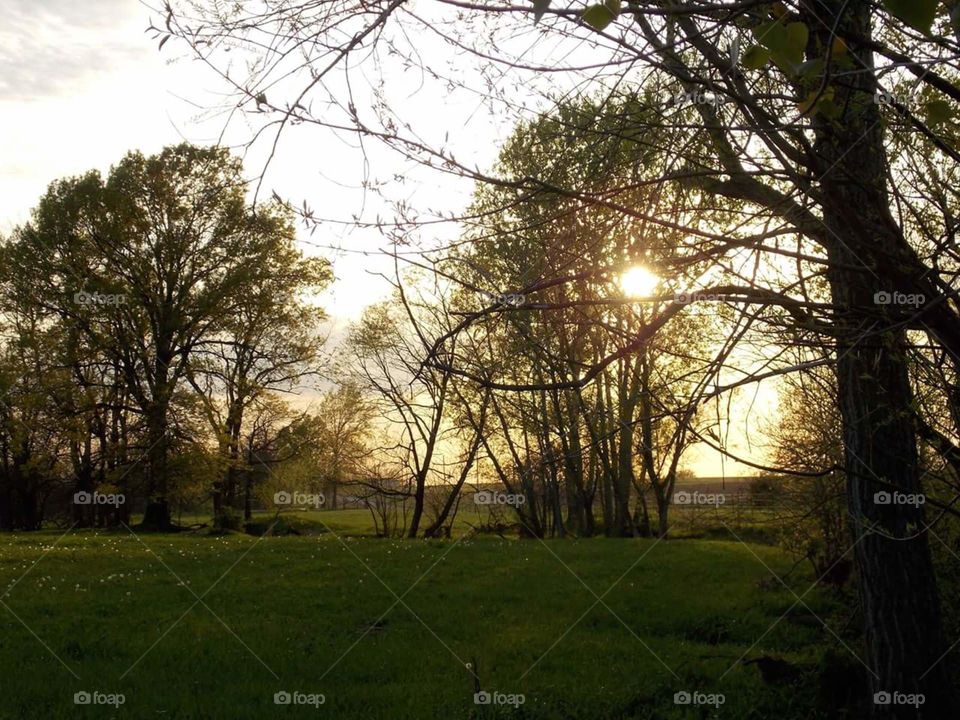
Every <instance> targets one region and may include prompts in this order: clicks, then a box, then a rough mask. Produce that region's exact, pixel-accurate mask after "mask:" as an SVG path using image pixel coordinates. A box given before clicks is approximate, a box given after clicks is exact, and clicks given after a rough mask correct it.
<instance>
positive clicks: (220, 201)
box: [11, 145, 294, 528]
mask: <svg viewBox="0 0 960 720" xmlns="http://www.w3.org/2000/svg"><path fill="white" fill-rule="evenodd" d="M241 170H242V168H241V165H240V162H239V160H237V159H236V158H233V157H231V155H230V154H229V153H228V151H227V150H225V149H221V148H200V147H194V146H190V145H178V146H175V147H169V148H166V149H164V150H163V151H162V152H161V153H160V154H158V155H154V156H150V157H145V156H143V155H142V154H140V153H130V154H128V155H127V156H125V157H124V158H123V160H121V162H120V163H118V164H117V165H116V166H114V167H113V168H112V169H111V171H110V173H109V175H108V177H107V178H106V180H103V179H101V177H100V175H99V173H97V172H90V173H87V174H86V175H83V176H81V177H77V178H71V179H67V180H61V181H58V182H55V183H53V184H52V185H51V186H50V189H49V190H48V191H47V193H46V195H45V196H44V197H43V198H42V199H41V201H40V203H39V205H38V206H37V208H36V210H35V211H34V213H33V218H32V220H31V222H30V223H28V224H27V225H25V226H24V227H22V228H19V229H17V230H16V231H15V233H14V237H13V239H12V248H11V251H12V253H13V255H12V257H13V261H14V262H16V263H17V266H18V267H20V268H23V269H24V277H23V278H22V279H21V281H20V282H19V283H18V289H19V290H21V291H22V292H23V293H24V294H25V296H26V297H29V298H30V300H31V302H32V303H33V304H34V305H35V306H36V307H38V308H42V309H43V310H44V311H45V312H46V313H48V314H49V315H50V316H51V317H53V318H63V319H69V320H70V321H71V322H72V323H75V324H76V326H77V327H78V328H79V329H80V331H82V332H83V333H84V335H85V337H86V338H87V341H88V342H89V343H90V344H91V345H92V346H94V347H96V348H97V349H98V351H100V352H103V353H104V355H105V356H106V358H107V359H108V360H109V361H110V362H111V363H113V364H115V366H116V367H117V369H118V371H119V373H120V375H121V377H122V378H123V382H124V385H125V387H126V390H127V392H128V393H129V398H130V400H131V401H132V403H133V404H134V406H135V407H136V409H137V411H138V413H139V414H140V415H141V416H142V418H143V421H144V426H145V442H146V446H147V447H146V460H145V467H146V483H147V484H146V492H147V494H148V496H149V498H150V502H149V504H148V506H147V511H146V513H145V517H144V525H145V526H147V527H156V528H166V527H169V526H170V508H169V502H168V497H169V494H170V483H171V481H172V480H171V477H170V473H169V468H168V461H169V456H170V444H171V438H170V437H169V431H170V410H171V403H172V401H173V397H174V392H175V389H176V388H177V385H178V383H179V382H180V381H181V380H182V379H183V377H184V374H185V373H186V371H187V369H188V368H189V361H190V358H191V356H192V355H193V353H194V352H195V351H196V350H197V349H198V347H200V346H201V345H203V344H204V343H205V342H208V341H210V340H211V338H212V337H214V336H215V335H216V334H217V333H218V332H220V331H221V330H223V329H224V328H225V326H226V325H227V324H228V322H229V321H230V319H231V318H235V317H236V316H237V314H239V313H241V312H242V311H243V308H244V307H245V306H247V304H248V303H249V298H250V297H251V295H254V294H255V290H256V288H258V287H261V286H264V285H268V286H269V284H270V282H272V280H271V278H272V277H273V275H274V274H275V273H276V272H277V269H278V265H277V263H276V261H275V260H274V258H275V257H280V258H288V257H289V253H290V250H289V248H290V246H291V245H292V243H293V241H294V238H293V230H292V227H291V225H290V222H289V219H288V216H287V213H286V212H285V211H284V210H283V209H282V208H281V207H280V206H279V205H276V204H271V205H261V206H257V207H251V206H249V205H248V204H247V202H246V200H245V183H244V181H243V179H242V176H241ZM283 270H284V271H286V270H287V268H286V267H285V266H284V267H283Z"/></svg>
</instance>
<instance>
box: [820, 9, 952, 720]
mask: <svg viewBox="0 0 960 720" xmlns="http://www.w3.org/2000/svg"><path fill="white" fill-rule="evenodd" d="M826 7H830V8H831V9H832V10H833V13H834V15H835V14H836V13H837V12H838V11H840V10H841V8H845V11H844V12H843V17H842V18H840V28H841V31H849V32H852V33H854V34H857V35H860V36H861V37H869V36H870V26H871V8H870V4H869V3H866V2H852V3H849V2H843V3H841V2H839V0H834V2H832V3H828V4H826V5H825V4H824V3H820V4H818V5H817V7H816V8H815V10H816V12H817V14H818V15H819V16H820V17H823V11H824V9H825V8H826ZM807 19H808V20H809V22H808V25H809V26H810V27H811V28H817V32H818V34H819V35H820V42H821V43H822V42H824V41H828V40H829V39H828V37H827V36H826V34H825V33H826V31H823V30H822V29H821V28H820V25H819V23H820V20H818V19H817V18H815V17H813V16H809V17H808V18H807ZM833 24H834V23H832V22H827V26H830V25H833ZM811 47H812V45H811ZM858 54H859V58H858V60H857V62H858V64H860V65H861V66H865V67H868V68H869V67H872V55H871V54H870V53H869V52H866V51H860V52H859V53H858ZM875 90H876V87H875V77H874V75H873V73H871V72H860V73H855V74H853V75H851V76H850V78H849V83H846V82H845V83H844V87H843V89H842V90H841V92H842V96H839V97H838V98H837V101H838V103H839V105H840V106H841V107H844V108H845V114H844V117H843V121H842V122H836V121H827V120H822V119H821V120H819V121H818V123H817V125H818V126H817V132H816V147H815V154H816V157H817V158H819V161H820V162H821V163H822V167H821V168H820V171H819V173H818V175H819V178H818V179H819V181H820V185H821V193H822V196H823V221H824V224H825V225H826V227H827V229H828V231H829V237H828V238H827V241H826V242H827V246H828V255H829V258H830V261H831V265H830V271H829V281H830V287H831V294H832V298H833V303H834V304H835V305H836V306H837V307H839V308H841V310H839V311H838V317H839V320H838V332H839V337H838V346H837V350H836V356H837V381H838V389H839V396H840V397H839V400H840V409H841V415H842V418H843V439H844V451H845V465H846V475H847V478H846V479H847V502H848V509H849V513H850V516H851V518H852V521H851V526H852V530H853V533H854V538H853V540H854V542H855V548H854V556H855V560H856V566H857V570H858V574H859V583H858V585H859V592H860V598H861V602H862V606H863V614H864V621H865V640H866V650H867V652H866V658H865V661H866V664H867V665H868V666H870V668H871V669H872V671H873V673H874V674H872V675H871V684H872V690H873V692H879V691H884V692H890V693H894V692H900V693H907V694H910V693H923V694H924V696H925V698H926V702H925V704H924V705H923V706H922V712H923V714H922V717H929V718H948V717H957V707H956V705H955V703H954V699H953V697H952V695H953V693H952V689H951V685H950V682H949V678H948V677H947V673H946V668H945V666H944V664H943V663H942V662H938V661H939V660H940V658H941V655H942V653H943V652H944V650H945V648H944V646H943V629H942V625H941V621H940V609H939V603H938V599H937V589H936V579H935V576H934V571H933V566H932V563H931V558H930V548H929V545H928V538H927V533H926V532H925V531H924V529H923V528H924V525H923V520H924V519H923V511H922V509H921V507H922V506H918V505H908V504H896V503H891V504H878V503H877V502H875V500H874V496H875V493H877V492H879V491H880V490H884V489H887V488H886V485H885V484H884V483H890V484H892V485H895V486H896V487H898V488H900V489H901V491H902V492H903V493H906V494H914V493H919V492H921V488H920V479H919V473H918V467H917V466H918V463H917V438H916V435H915V430H914V422H913V412H914V410H913V394H912V390H911V387H910V379H909V375H908V368H907V360H906V350H905V341H906V338H905V336H904V334H903V331H902V330H901V329H900V328H899V327H895V326H894V319H893V317H892V316H891V317H886V316H885V314H884V312H881V311H885V310H886V309H887V308H888V306H882V305H877V304H875V302H874V294H875V293H877V292H879V291H887V292H892V291H896V290H901V288H899V287H896V286H895V285H893V284H892V283H891V281H890V279H889V278H890V277H891V274H892V272H891V271H892V268H891V267H890V265H891V262H890V258H896V257H897V256H898V254H900V253H901V252H902V251H903V249H904V248H905V246H906V242H905V240H904V238H903V235H902V233H901V231H900V229H899V227H898V226H897V225H896V223H895V222H894V220H893V218H892V216H891V215H890V210H889V197H888V195H887V191H886V186H885V177H886V166H885V158H886V155H885V152H884V145H883V142H884V138H883V125H882V123H881V120H880V116H879V112H878V108H877V105H876V104H875V103H873V102H871V100H870V99H871V98H872V97H873V93H874V91H875ZM894 312H895V309H894ZM878 318H879V319H878ZM872 707H873V713H874V716H875V717H877V718H884V719H885V720H886V719H892V718H897V719H899V718H917V717H920V715H919V714H918V713H917V710H916V709H915V708H914V707H912V706H909V705H903V704H895V703H894V704H889V705H883V704H874V705H873V706H872Z"/></svg>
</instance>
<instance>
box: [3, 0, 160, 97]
mask: <svg viewBox="0 0 960 720" xmlns="http://www.w3.org/2000/svg"><path fill="white" fill-rule="evenodd" d="M0 17H3V18H4V22H3V24H2V25H0V67H3V73H2V74H0V102H3V101H8V102H9V101H13V102H24V101H30V100H37V99H43V98H47V97H51V96H57V95H64V94H71V93H73V92H76V91H77V89H78V86H82V85H85V84H86V83H89V82H91V81H95V79H96V77H97V76H98V75H100V74H102V73H107V72H110V71H111V70H114V69H115V68H117V67H118V66H120V65H124V64H127V63H130V62H132V61H134V60H135V59H136V58H138V57H143V55H144V54H145V53H147V52H149V51H150V46H149V41H148V40H147V38H146V36H145V35H143V29H144V28H146V26H147V15H146V12H145V10H144V8H143V6H142V5H141V4H140V3H139V2H137V0H96V2H83V1H82V0H0Z"/></svg>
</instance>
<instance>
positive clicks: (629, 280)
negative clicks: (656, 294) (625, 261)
mask: <svg viewBox="0 0 960 720" xmlns="http://www.w3.org/2000/svg"><path fill="white" fill-rule="evenodd" d="M619 282H620V289H621V290H623V292H624V294H625V295H628V296H629V297H646V296H647V295H651V294H652V293H653V291H654V289H655V288H656V287H657V283H659V282H660V278H658V277H657V276H656V275H654V274H653V273H652V272H650V271H649V270H648V269H647V268H645V267H643V266H642V265H634V266H633V267H632V268H630V269H629V270H627V271H625V272H624V273H623V274H622V275H621V276H620V280H619Z"/></svg>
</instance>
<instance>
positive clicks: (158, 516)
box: [143, 403, 173, 531]
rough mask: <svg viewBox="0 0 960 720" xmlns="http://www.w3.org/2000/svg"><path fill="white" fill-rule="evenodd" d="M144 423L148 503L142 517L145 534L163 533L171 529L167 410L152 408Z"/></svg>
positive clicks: (161, 404)
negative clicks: (152, 532)
mask: <svg viewBox="0 0 960 720" xmlns="http://www.w3.org/2000/svg"><path fill="white" fill-rule="evenodd" d="M146 420H147V443H148V448H147V488H148V492H149V500H148V502H147V507H146V509H145V510H144V513H143V528H144V529H145V530H157V531H166V530H169V529H170V528H172V527H173V523H172V521H171V516H170V503H169V500H168V498H167V492H168V484H169V478H168V477H167V474H168V459H169V449H168V448H169V439H168V437H167V407H166V405H165V404H164V403H157V404H155V405H153V406H152V407H151V408H150V409H149V411H148V412H147V413H146Z"/></svg>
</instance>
